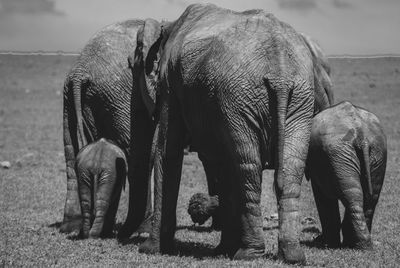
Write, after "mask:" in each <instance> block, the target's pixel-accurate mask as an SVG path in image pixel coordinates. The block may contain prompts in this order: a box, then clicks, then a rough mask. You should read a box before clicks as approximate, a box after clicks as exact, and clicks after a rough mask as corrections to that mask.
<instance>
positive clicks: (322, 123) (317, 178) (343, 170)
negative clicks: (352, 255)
mask: <svg viewBox="0 0 400 268" xmlns="http://www.w3.org/2000/svg"><path fill="white" fill-rule="evenodd" d="M386 154H387V153H386V136H385V134H384V132H383V129H382V126H381V125H380V122H379V120H378V118H377V117H376V116H375V115H374V114H372V113H370V112H368V111H366V110H364V109H362V108H359V107H356V106H354V105H352V104H351V103H349V102H342V103H339V104H336V105H334V106H332V107H331V108H328V109H326V110H324V111H322V112H321V113H319V114H318V115H317V116H316V117H315V118H314V120H313V127H312V132H311V142H310V149H309V155H308V159H307V173H306V175H307V178H308V179H310V178H311V181H312V186H313V191H314V197H315V201H316V204H317V208H318V213H319V215H320V219H321V225H322V229H323V237H324V239H325V242H327V243H328V245H329V246H337V243H338V242H340V241H339V239H340V235H339V232H340V228H341V229H342V233H343V243H342V244H343V245H345V246H350V247H354V248H360V249H365V248H370V247H372V243H371V236H370V232H371V224H372V218H373V214H374V210H375V206H376V204H377V202H378V198H379V195H380V192H381V189H382V184H383V180H384V175H385V169H386V157H387V156H386ZM337 200H340V201H341V202H342V203H343V205H344V206H345V208H346V212H345V216H344V219H343V221H342V224H341V227H340V215H339V208H338V206H337ZM332 241H333V242H332Z"/></svg>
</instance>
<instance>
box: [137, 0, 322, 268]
mask: <svg viewBox="0 0 400 268" xmlns="http://www.w3.org/2000/svg"><path fill="white" fill-rule="evenodd" d="M314 67H315V66H314V61H313V56H312V55H311V53H310V49H309V48H308V46H307V45H306V43H305V41H304V39H303V37H302V36H301V35H300V34H298V33H297V32H295V31H294V30H293V29H292V28H291V27H290V26H288V25H287V24H285V23H282V22H281V21H279V20H278V19H276V18H275V17H274V16H273V15H271V14H268V13H266V12H264V11H260V10H250V11H245V12H241V13H239V12H233V11H231V10H227V9H222V8H218V7H216V6H215V5H212V4H208V5H198V4H196V5H191V6H189V7H188V8H187V9H186V10H185V11H184V13H183V14H182V15H181V16H180V18H178V20H176V21H175V22H172V23H165V24H164V25H160V24H159V23H158V22H156V21H154V20H151V19H148V20H146V21H145V26H144V28H143V31H140V32H139V33H138V46H137V50H136V52H135V57H134V68H133V69H134V70H135V71H136V72H137V73H136V72H135V73H134V76H135V77H136V76H137V77H142V78H141V79H140V81H141V84H140V90H141V92H142V96H143V100H144V103H145V105H146V107H147V109H148V111H149V112H150V113H151V114H154V115H155V116H156V117H157V118H159V132H158V136H157V138H156V143H155V146H156V149H155V162H154V176H155V189H154V199H155V200H154V206H155V209H154V214H153V227H152V231H151V233H150V237H149V239H148V240H146V242H145V243H144V244H143V245H142V246H141V247H140V248H139V250H140V251H142V252H148V253H154V252H161V253H166V252H168V250H169V249H171V248H173V238H174V234H175V228H176V204H177V197H178V191H179V182H180V176H181V168H182V158H183V147H184V142H183V141H184V138H185V136H187V135H189V136H190V138H191V144H192V145H193V146H194V147H195V148H196V150H198V152H199V155H201V156H203V157H205V158H207V159H208V160H209V161H210V162H212V163H214V164H215V163H217V164H218V166H219V169H218V170H216V171H215V174H217V175H216V176H217V177H218V179H219V180H221V185H223V187H220V189H219V190H221V194H220V200H219V201H220V204H221V213H222V214H223V215H222V216H221V219H222V234H221V242H220V245H219V246H218V248H217V249H218V251H219V252H221V253H232V254H233V257H234V258H237V259H254V258H258V257H261V256H263V255H264V254H265V253H264V250H265V245H264V240H263V232H262V217H261V208H260V199H261V177H262V170H263V169H264V168H275V188H276V194H277V201H278V211H279V219H280V221H279V236H278V256H279V257H280V258H282V259H283V260H285V261H287V262H289V263H303V262H304V261H305V255H304V252H303V250H302V249H301V247H300V243H299V209H298V206H299V197H300V186H301V180H302V176H303V172H304V166H305V161H306V157H307V151H308V143H309V137H310V130H311V122H312V116H313V114H314V109H315V108H314V95H315V94H320V93H322V94H326V93H325V90H321V91H319V92H314V90H315V87H314V78H315V77H314ZM293 152H295V153H293Z"/></svg>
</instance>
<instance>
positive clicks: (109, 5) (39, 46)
mask: <svg viewBox="0 0 400 268" xmlns="http://www.w3.org/2000/svg"><path fill="white" fill-rule="evenodd" d="M195 2H213V3H215V4H217V5H219V6H221V7H226V8H230V9H233V10H236V11H242V10H246V9H254V8H261V9H264V10H267V11H268V12H271V13H274V14H275V15H276V16H277V17H278V18H279V19H281V20H283V21H285V22H288V23H290V24H291V25H292V26H293V27H294V28H295V29H297V30H299V31H302V32H304V33H306V34H308V35H310V36H312V37H313V38H314V39H316V40H318V41H319V43H320V44H321V46H322V47H323V48H324V50H325V51H326V52H327V54H329V55H343V54H349V55H373V54H389V53H395V54H400V0H208V1H203V0H0V50H3V51H4V50H14V51H38V50H42V51H57V50H63V51H72V52H77V51H80V49H82V47H83V46H84V44H85V43H86V42H87V40H88V39H89V38H90V37H91V36H92V35H93V34H94V33H95V32H96V31H97V30H98V29H100V28H102V27H104V26H105V25H108V24H110V23H113V22H116V21H120V20H124V19H129V18H147V17H151V18H155V19H158V20H161V19H167V20H174V19H176V18H177V17H178V16H179V15H180V14H181V13H182V12H183V10H184V9H185V7H186V6H187V5H188V4H191V3H195Z"/></svg>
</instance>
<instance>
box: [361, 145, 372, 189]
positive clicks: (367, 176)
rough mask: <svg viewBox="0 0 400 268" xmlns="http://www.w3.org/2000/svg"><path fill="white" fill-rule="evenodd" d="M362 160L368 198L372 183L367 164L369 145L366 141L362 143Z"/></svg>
mask: <svg viewBox="0 0 400 268" xmlns="http://www.w3.org/2000/svg"><path fill="white" fill-rule="evenodd" d="M362 158H363V162H364V169H365V170H364V172H363V173H364V174H365V179H366V180H367V186H368V193H369V195H370V196H372V181H371V170H370V164H369V143H368V141H363V143H362Z"/></svg>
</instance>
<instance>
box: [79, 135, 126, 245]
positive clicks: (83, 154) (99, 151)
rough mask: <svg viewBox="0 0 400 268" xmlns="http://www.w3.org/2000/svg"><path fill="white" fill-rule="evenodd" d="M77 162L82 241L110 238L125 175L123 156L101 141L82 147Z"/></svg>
mask: <svg viewBox="0 0 400 268" xmlns="http://www.w3.org/2000/svg"><path fill="white" fill-rule="evenodd" d="M76 159H77V160H76V167H77V175H78V188H79V199H80V202H81V208H82V215H83V226H82V235H83V238H88V237H90V238H98V237H100V236H101V237H109V236H111V235H112V231H113V227H114V223H115V215H116V213H117V209H118V203H119V199H120V195H121V190H122V185H124V183H125V180H126V175H127V164H126V159H125V154H124V152H123V151H122V150H121V149H120V148H118V146H116V145H115V144H113V143H111V142H110V141H107V140H106V139H104V138H101V139H100V140H98V141H96V142H93V143H90V144H88V145H87V146H85V147H83V148H82V150H80V151H79V153H78V155H77V158H76Z"/></svg>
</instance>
